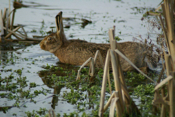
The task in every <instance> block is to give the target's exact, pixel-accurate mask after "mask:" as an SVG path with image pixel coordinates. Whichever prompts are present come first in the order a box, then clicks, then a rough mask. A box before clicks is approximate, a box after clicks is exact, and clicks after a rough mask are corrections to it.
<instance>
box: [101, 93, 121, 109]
mask: <svg viewBox="0 0 175 117" xmlns="http://www.w3.org/2000/svg"><path fill="white" fill-rule="evenodd" d="M115 93H118V92H116V91H115V92H113V93H112V94H111V96H110V98H109V99H108V101H107V103H106V105H105V106H104V110H103V111H104V112H105V111H106V110H107V109H108V107H109V106H110V104H111V100H112V99H113V98H114V97H115V96H116V95H115Z"/></svg>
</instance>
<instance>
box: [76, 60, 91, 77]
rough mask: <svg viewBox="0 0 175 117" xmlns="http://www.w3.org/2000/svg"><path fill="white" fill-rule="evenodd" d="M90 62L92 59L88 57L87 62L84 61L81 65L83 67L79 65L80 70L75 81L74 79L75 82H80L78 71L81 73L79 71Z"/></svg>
mask: <svg viewBox="0 0 175 117" xmlns="http://www.w3.org/2000/svg"><path fill="white" fill-rule="evenodd" d="M91 60H92V57H90V58H89V59H88V60H87V61H85V62H84V63H83V65H81V67H80V69H79V70H78V73H77V79H76V80H80V71H81V69H82V68H83V67H84V66H85V65H86V64H88V63H89V62H90V61H91Z"/></svg>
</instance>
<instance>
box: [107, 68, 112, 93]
mask: <svg viewBox="0 0 175 117" xmlns="http://www.w3.org/2000/svg"><path fill="white" fill-rule="evenodd" d="M108 85H109V91H110V94H111V95H112V88H111V81H110V75H109V68H108Z"/></svg>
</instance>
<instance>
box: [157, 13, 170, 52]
mask: <svg viewBox="0 0 175 117" xmlns="http://www.w3.org/2000/svg"><path fill="white" fill-rule="evenodd" d="M159 20H160V24H161V27H162V30H163V34H164V36H165V42H166V44H167V48H168V52H170V48H169V43H168V37H167V33H166V29H165V26H164V24H163V20H162V16H161V15H159Z"/></svg>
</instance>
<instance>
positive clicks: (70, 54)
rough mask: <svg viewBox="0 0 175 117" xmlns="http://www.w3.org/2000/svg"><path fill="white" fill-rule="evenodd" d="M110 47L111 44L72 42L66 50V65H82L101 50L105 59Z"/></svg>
mask: <svg viewBox="0 0 175 117" xmlns="http://www.w3.org/2000/svg"><path fill="white" fill-rule="evenodd" d="M109 47H110V46H109V44H96V43H87V42H80V43H79V42H78V43H77V42H76V41H75V42H72V43H70V44H69V45H68V46H67V47H66V48H64V51H65V52H64V56H65V57H64V58H65V59H66V61H65V63H69V64H74V65H82V64H83V63H84V62H85V61H86V60H87V59H88V58H90V57H94V55H95V53H96V51H97V50H100V52H101V54H102V56H103V58H105V56H106V53H107V50H108V49H109Z"/></svg>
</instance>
